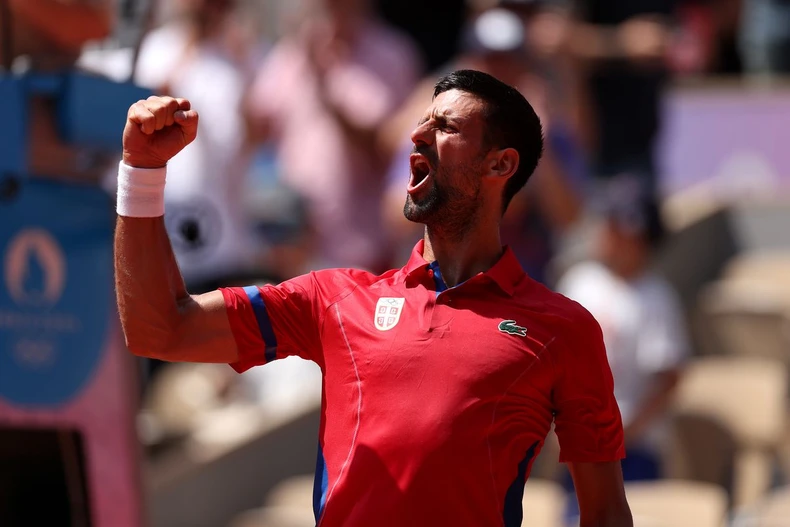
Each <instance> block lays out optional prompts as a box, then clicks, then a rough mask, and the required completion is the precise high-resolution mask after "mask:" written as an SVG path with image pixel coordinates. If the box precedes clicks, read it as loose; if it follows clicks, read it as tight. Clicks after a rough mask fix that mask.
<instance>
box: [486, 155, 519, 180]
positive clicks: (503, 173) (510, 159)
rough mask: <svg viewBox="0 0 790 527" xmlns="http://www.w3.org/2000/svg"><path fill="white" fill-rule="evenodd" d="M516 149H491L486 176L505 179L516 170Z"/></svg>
mask: <svg viewBox="0 0 790 527" xmlns="http://www.w3.org/2000/svg"><path fill="white" fill-rule="evenodd" d="M518 161H519V157H518V151H517V150H516V149H515V148H503V149H501V150H492V151H491V153H490V154H489V159H488V173H487V176H488V177H492V178H497V179H499V178H502V179H503V180H507V179H508V178H510V176H512V175H513V174H515V173H516V170H518Z"/></svg>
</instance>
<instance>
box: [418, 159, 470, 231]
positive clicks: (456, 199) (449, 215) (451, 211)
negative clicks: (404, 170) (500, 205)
mask: <svg viewBox="0 0 790 527" xmlns="http://www.w3.org/2000/svg"><path fill="white" fill-rule="evenodd" d="M442 170H443V169H442V168H441V167H439V168H437V170H436V173H435V174H434V180H433V181H431V182H430V185H431V186H430V188H429V189H428V191H427V194H426V195H425V196H424V197H422V198H420V200H419V201H415V200H414V198H413V197H412V196H411V194H407V196H406V203H405V204H404V205H403V215H404V216H405V217H406V219H407V220H409V221H413V222H415V223H422V224H424V225H425V227H426V228H427V229H428V231H429V232H432V233H435V234H438V235H440V236H442V237H445V238H450V239H458V238H461V237H463V236H464V235H465V234H466V233H467V232H469V230H470V229H471V227H472V226H473V225H474V224H475V223H476V221H477V216H478V212H479V210H480V206H481V203H480V180H479V178H478V177H477V176H476V175H475V174H476V171H474V170H473V168H472V167H467V166H464V167H458V169H457V170H459V171H460V172H462V173H463V174H464V176H463V177H462V178H460V179H464V180H468V181H470V187H471V191H467V192H464V191H463V190H461V189H459V188H456V187H453V186H450V185H446V184H440V183H437V180H438V181H447V180H448V178H447V177H445V174H444V173H443V171H442Z"/></svg>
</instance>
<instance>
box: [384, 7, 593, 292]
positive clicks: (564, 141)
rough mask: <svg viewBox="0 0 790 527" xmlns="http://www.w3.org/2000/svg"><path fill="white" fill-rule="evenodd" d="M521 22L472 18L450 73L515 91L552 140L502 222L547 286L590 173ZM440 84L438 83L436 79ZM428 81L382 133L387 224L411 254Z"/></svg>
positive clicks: (499, 15)
mask: <svg viewBox="0 0 790 527" xmlns="http://www.w3.org/2000/svg"><path fill="white" fill-rule="evenodd" d="M525 44H526V42H525V33H524V27H523V25H522V23H521V20H520V19H519V18H518V16H517V15H516V14H514V13H513V12H512V11H509V10H506V9H501V8H494V9H489V10H485V11H483V12H482V13H480V14H479V15H477V16H475V17H473V19H472V20H470V22H469V23H468V25H467V27H466V28H465V31H464V38H463V40H462V50H463V53H462V54H461V55H460V56H459V57H458V58H456V59H455V61H453V62H452V63H450V64H448V65H447V66H446V67H445V68H444V69H446V70H447V71H452V70H454V69H461V68H470V69H476V70H479V71H483V72H486V73H489V74H491V75H493V76H494V77H496V78H498V79H500V80H501V81H503V82H505V83H507V84H509V85H511V86H515V87H516V88H518V89H519V91H521V92H522V93H523V94H524V96H525V97H526V98H527V99H528V100H529V101H530V102H531V103H532V105H533V106H534V107H535V110H536V111H537V112H538V114H539V116H540V118H541V122H542V123H543V126H544V133H545V135H546V139H547V140H546V143H545V149H546V151H545V153H544V156H543V159H542V160H541V163H540V166H539V167H538V170H537V172H536V174H535V176H534V181H533V183H532V186H530V187H529V188H528V189H526V190H525V192H522V193H519V194H517V195H516V196H515V197H514V199H513V201H512V202H511V204H510V207H509V208H508V211H507V213H506V214H505V216H504V218H503V219H502V226H501V231H502V240H503V243H506V244H508V245H510V247H511V248H512V249H513V251H514V252H515V254H516V256H517V257H518V258H519V260H520V262H521V264H522V266H524V268H525V270H526V271H527V272H528V273H529V274H530V276H531V277H532V278H534V279H536V280H539V281H543V280H544V279H545V276H544V270H545V269H544V268H545V266H546V264H547V263H548V261H549V259H550V258H551V256H552V253H553V239H554V237H555V236H558V235H561V234H562V233H563V232H564V230H565V229H566V228H568V227H569V226H570V225H572V224H573V223H574V221H575V220H576V218H577V216H578V213H579V210H580V205H581V204H580V200H579V196H578V194H577V190H579V187H580V183H582V182H583V180H584V179H585V177H586V165H585V163H584V159H583V157H582V155H581V151H580V148H579V145H578V143H577V140H576V137H575V136H574V133H573V131H572V129H571V128H570V127H569V126H567V122H568V117H567V115H566V114H565V113H563V111H564V108H565V107H566V106H565V105H563V104H562V103H561V102H560V101H553V100H552V94H551V93H550V90H548V89H547V83H546V81H545V78H544V77H543V76H542V75H541V72H539V71H536V70H535V69H534V68H533V63H532V60H531V58H532V57H531V56H530V55H529V53H528V52H527V50H526V49H525ZM433 78H435V75H432V76H431V78H430V79H433ZM430 79H426V80H425V81H424V82H423V83H421V85H420V86H419V87H418V88H417V89H416V90H415V92H414V93H413V94H412V96H411V97H410V99H409V101H408V102H407V103H406V104H405V105H404V107H403V108H402V110H401V111H400V112H399V113H398V115H396V116H395V118H394V119H393V120H392V122H391V123H389V125H388V126H387V127H385V128H384V129H383V131H382V134H381V137H380V140H381V142H382V144H383V146H382V148H383V149H385V150H386V151H389V152H392V156H393V157H392V164H391V167H390V169H389V171H388V178H387V179H388V184H387V187H388V190H387V204H386V207H385V209H384V214H385V217H386V222H387V225H388V227H389V229H390V230H391V232H393V238H394V239H395V240H396V245H397V246H399V247H401V248H402V249H401V250H402V251H404V252H405V251H406V250H407V247H411V246H413V244H414V239H416V238H418V237H419V236H420V226H415V225H414V224H412V223H410V222H406V221H405V220H404V218H403V211H402V209H403V199H404V193H405V185H406V181H407V180H408V177H409V156H408V154H409V152H410V151H411V148H412V146H413V145H412V144H411V141H410V140H408V137H407V133H408V132H406V129H407V128H410V127H413V125H414V123H415V122H417V120H418V119H419V117H420V115H421V113H422V111H423V109H424V107H425V104H427V103H428V102H429V101H430V99H431V94H432V92H433V82H432V80H430Z"/></svg>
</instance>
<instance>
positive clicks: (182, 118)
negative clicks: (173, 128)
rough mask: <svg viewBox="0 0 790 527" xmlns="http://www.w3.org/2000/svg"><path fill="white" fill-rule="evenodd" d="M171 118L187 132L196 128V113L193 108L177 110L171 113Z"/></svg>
mask: <svg viewBox="0 0 790 527" xmlns="http://www.w3.org/2000/svg"><path fill="white" fill-rule="evenodd" d="M173 119H174V120H175V122H176V123H177V124H178V125H179V126H180V127H181V128H183V129H184V132H185V133H187V134H190V133H191V132H193V131H195V130H196V129H197V125H198V113H197V112H196V111H195V110H178V111H177V112H175V113H174V114H173Z"/></svg>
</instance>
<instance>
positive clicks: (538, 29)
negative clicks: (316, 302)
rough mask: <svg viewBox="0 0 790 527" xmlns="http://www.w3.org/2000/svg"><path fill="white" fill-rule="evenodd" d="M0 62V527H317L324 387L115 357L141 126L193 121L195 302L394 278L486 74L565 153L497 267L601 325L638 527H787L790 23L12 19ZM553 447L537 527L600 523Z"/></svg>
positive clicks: (236, 12) (551, 159)
mask: <svg viewBox="0 0 790 527" xmlns="http://www.w3.org/2000/svg"><path fill="white" fill-rule="evenodd" d="M0 56H1V57H2V62H3V68H4V69H3V74H2V79H1V80H2V82H0V99H1V100H2V102H0V104H2V107H3V115H4V116H5V119H4V122H3V126H2V129H0V143H2V146H0V251H2V259H0V264H2V265H3V277H4V281H3V282H2V283H0V289H2V291H0V293H1V294H0V525H3V526H17V525H43V524H47V525H59V526H60V525H64V526H89V525H90V526H102V525H112V526H123V525H150V526H153V527H159V526H163V527H164V526H168V527H172V526H190V527H201V526H206V527H217V526H228V527H272V526H278V527H302V526H311V525H315V519H314V518H313V513H312V481H313V471H314V468H315V455H316V443H317V430H318V416H319V413H320V401H321V375H320V371H319V369H318V367H317V366H315V365H314V364H312V363H307V362H305V361H302V360H300V359H296V358H292V359H287V360H283V361H278V362H277V363H274V364H270V365H267V366H266V367H265V368H255V369H253V370H251V371H249V372H247V373H245V374H243V375H240V376H239V375H236V374H235V373H233V372H232V370H231V369H230V368H229V367H227V366H219V365H194V364H189V365H186V364H165V363H159V362H155V361H150V360H142V359H140V360H138V359H132V358H131V357H130V356H129V355H128V354H127V353H126V352H125V350H124V349H123V345H122V343H123V340H122V336H121V335H120V332H119V331H118V322H117V320H116V319H117V315H116V314H115V313H116V312H115V307H114V303H113V302H114V300H113V297H112V277H111V273H112V269H111V237H112V221H113V202H112V201H113V200H114V180H115V174H116V167H117V163H118V161H119V159H120V157H119V150H120V136H121V131H122V128H123V121H124V117H125V111H126V108H128V106H129V104H131V103H132V102H134V101H135V100H137V99H139V98H141V97H145V96H147V95H148V94H150V93H156V94H169V95H173V96H178V97H186V98H188V99H189V100H190V101H191V102H192V104H193V106H194V107H195V108H196V109H197V110H198V111H199V113H200V115H201V128H200V132H199V135H198V138H197V140H196V141H195V142H194V143H193V144H192V145H190V146H189V147H188V148H186V149H185V150H184V151H183V152H182V153H180V154H179V155H178V156H177V157H176V158H175V159H173V160H172V162H171V163H170V165H169V170H168V183H167V190H166V196H165V197H166V208H167V216H166V224H167V229H168V232H169V234H170V237H171V240H172V243H173V246H174V249H175V252H176V256H177V259H178V262H179V265H180V267H181V269H182V272H183V274H184V277H185V279H186V281H187V284H188V287H189V289H190V291H191V292H195V293H196V292H201V291H207V290H210V289H213V288H216V287H217V286H220V285H249V284H253V283H256V284H264V283H271V282H278V281H281V280H284V279H288V278H290V277H293V276H296V275H299V274H302V273H304V272H306V271H309V270H312V269H319V268H326V267H337V266H343V267H346V266H353V267H361V268H365V269H369V270H371V271H374V272H380V271H382V270H385V269H388V268H391V267H400V266H402V265H403V263H404V262H405V260H406V255H408V253H409V251H410V250H411V248H412V246H413V245H414V243H415V242H416V240H417V239H419V238H420V237H421V229H420V227H419V226H415V225H412V224H409V223H408V222H406V220H405V219H404V218H403V215H402V207H403V202H404V199H405V187H406V184H407V180H408V177H409V165H408V152H409V150H410V148H411V144H410V141H409V132H410V131H411V129H412V127H413V126H414V125H415V123H416V122H417V120H418V118H419V117H420V116H421V114H422V112H423V110H424V109H425V108H426V107H427V106H428V105H429V104H430V100H431V94H432V86H433V83H434V82H435V80H436V79H437V78H438V77H439V76H440V75H442V74H444V73H449V72H450V71H453V70H454V69H459V68H474V69H479V70H483V71H487V72H489V73H491V74H493V75H495V76H496V77H498V78H500V79H501V80H503V81H505V82H507V83H509V84H511V85H513V86H516V87H517V88H518V89H519V90H521V91H522V93H523V94H524V95H525V96H526V97H527V98H528V100H529V101H530V102H531V103H532V104H533V106H535V108H536V110H537V111H538V113H539V115H540V116H541V119H542V121H543V123H544V128H545V137H546V146H547V148H546V153H545V156H544V159H543V161H542V162H541V165H540V167H539V168H538V170H537V172H536V174H535V176H534V177H533V179H532V180H531V181H530V183H529V184H528V185H527V188H526V189H525V190H524V191H522V192H521V193H520V195H518V196H517V197H516V199H515V200H514V201H513V203H512V204H511V206H510V209H509V210H508V213H507V215H506V217H505V218H504V220H503V225H502V229H503V238H504V240H503V241H504V242H505V243H507V244H509V245H510V246H511V247H513V249H514V251H515V252H516V254H517V255H518V257H519V259H520V260H521V262H522V265H523V266H524V267H525V269H527V271H528V272H529V274H530V275H531V276H532V277H534V278H536V279H537V280H540V281H542V282H543V283H545V284H547V285H548V286H549V287H552V288H554V289H556V290H558V291H560V292H562V293H563V294H565V295H567V296H569V297H571V298H574V299H575V300H577V301H579V302H580V303H582V304H583V305H584V306H585V307H587V308H588V309H589V310H590V311H591V312H592V313H593V314H594V315H595V316H596V318H597V319H598V321H599V322H600V323H601V326H602V329H603V332H604V338H605V340H606V344H607V349H608V354H609V361H610V364H611V366H612V370H613V373H614V377H615V391H616V396H617V399H618V403H619V405H620V408H621V411H622V414H623V418H624V425H625V431H626V441H627V449H628V452H629V457H628V459H626V460H625V462H624V474H625V476H626V479H627V493H628V496H629V500H630V503H631V507H632V510H633V512H634V516H635V524H636V525H637V526H639V527H657V526H662V527H685V526H689V527H691V526H693V527H707V526H710V527H722V526H725V525H726V526H733V527H736V526H737V527H742V526H754V527H758V526H759V527H783V526H790V427H788V424H790V420H789V419H788V416H789V415H788V405H787V402H788V382H789V381H788V374H789V372H790V369H789V368H788V367H789V366H790V228H788V227H789V226H790V149H788V147H787V144H786V143H785V140H786V138H787V137H788V135H787V123H788V122H790V83H788V82H787V79H790V2H788V1H787V0H432V1H429V2H427V1H424V0H423V1H417V0H68V1H66V0H0ZM67 299H70V300H68V302H67ZM69 302H70V303H69ZM86 306H93V308H92V310H90V313H88V309H87V307H86ZM99 327H101V330H99V329H97V328H99ZM94 329H95V331H94ZM75 335H77V336H80V338H79V339H77V338H76V337H75ZM89 349H90V350H93V351H91V352H88V351H86V350H89ZM83 357H88V358H85V359H84V360H83ZM83 362H84V364H83ZM79 368H82V369H79ZM4 370H5V372H4ZM78 370H79V371H78ZM75 372H76V373H75ZM80 372H82V373H80ZM78 377H79V378H78ZM72 378H73V383H72V384H73V386H72V385H69V387H66V388H63V391H62V393H61V392H57V390H58V389H59V387H60V386H61V383H62V382H64V381H63V380H64V379H69V380H70V381H69V382H71V380H72ZM56 392H57V393H56ZM558 448H559V447H558V446H557V444H556V439H555V438H554V437H553V435H552V436H550V437H549V438H548V440H547V442H546V445H545V446H544V448H543V451H542V452H541V454H540V456H539V457H538V459H537V460H536V462H535V464H534V466H533V469H532V477H531V478H530V480H529V481H528V483H527V485H526V490H525V495H524V525H525V527H527V526H528V527H560V526H566V525H575V524H577V522H578V519H577V517H576V509H575V506H574V503H575V498H574V497H573V494H572V485H570V482H569V478H568V475H567V473H566V471H565V469H564V467H563V466H561V465H559V464H558V463H557V459H558ZM42 503H49V504H50V506H49V507H44V506H42ZM114 514H115V515H117V516H113V515H114ZM120 518H123V519H120Z"/></svg>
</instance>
